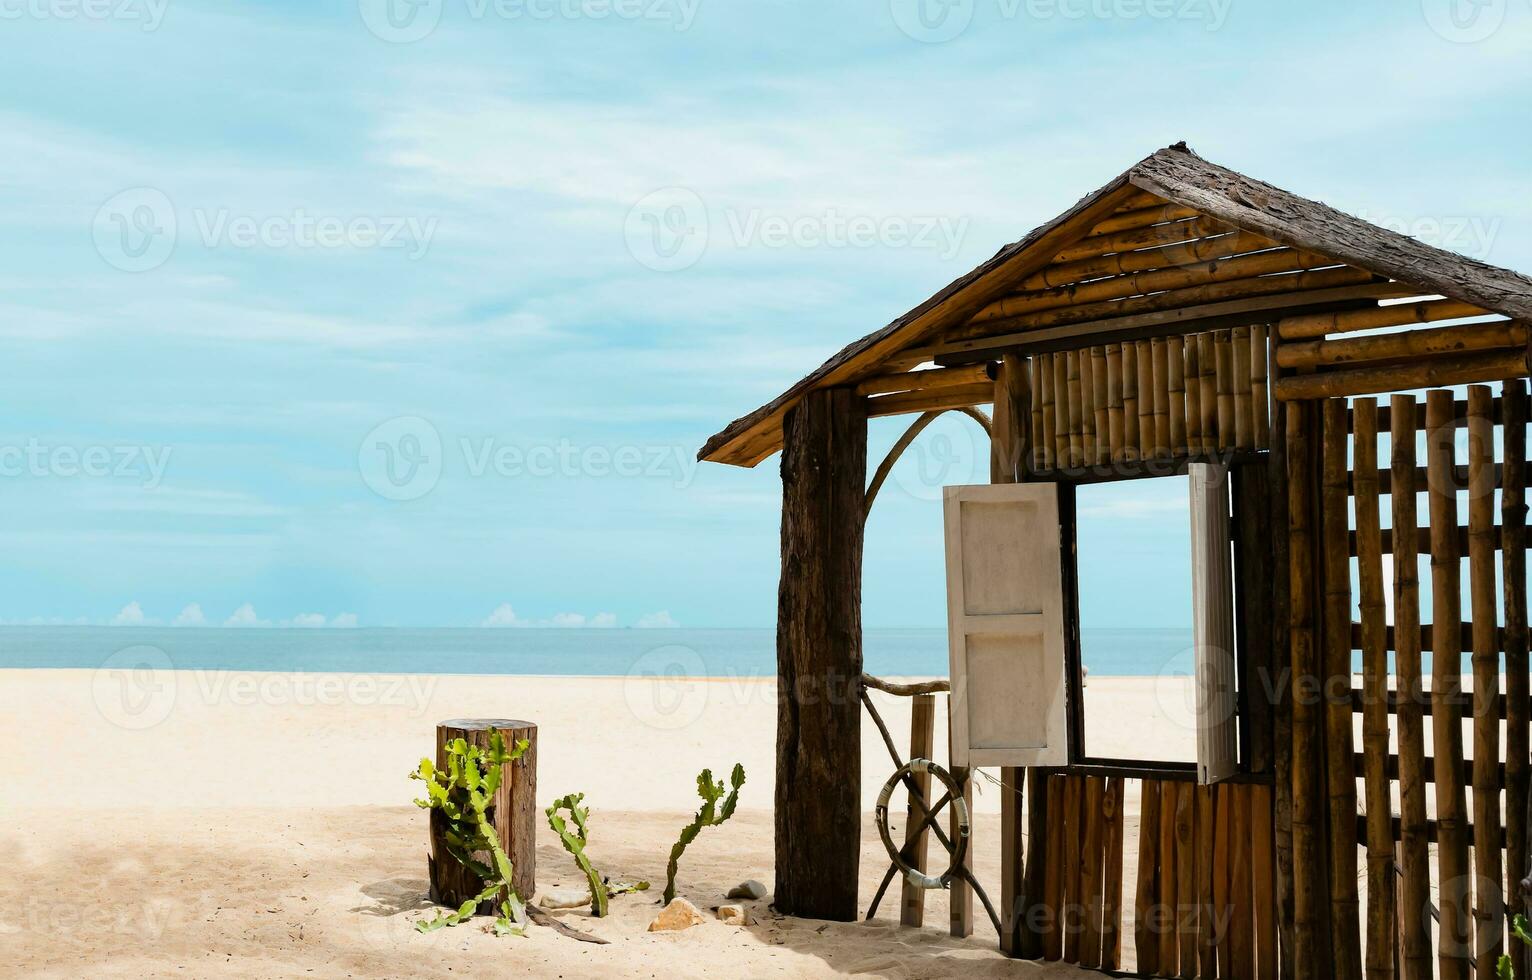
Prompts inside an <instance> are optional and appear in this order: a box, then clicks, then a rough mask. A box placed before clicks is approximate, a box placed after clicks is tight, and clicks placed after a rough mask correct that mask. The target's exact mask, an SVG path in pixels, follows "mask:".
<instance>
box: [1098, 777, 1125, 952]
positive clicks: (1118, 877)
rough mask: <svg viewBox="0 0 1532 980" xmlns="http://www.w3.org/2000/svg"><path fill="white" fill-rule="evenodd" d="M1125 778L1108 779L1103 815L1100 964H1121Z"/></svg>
mask: <svg viewBox="0 0 1532 980" xmlns="http://www.w3.org/2000/svg"><path fill="white" fill-rule="evenodd" d="M1125 782H1126V781H1125V780H1124V779H1123V778H1122V777H1121V776H1114V777H1112V778H1111V779H1108V780H1107V783H1106V798H1105V799H1104V800H1103V802H1102V810H1101V812H1102V816H1103V818H1104V819H1105V820H1106V828H1107V831H1106V876H1105V879H1104V880H1103V882H1102V901H1103V905H1102V910H1101V968H1102V969H1103V970H1118V969H1121V968H1122V872H1123V867H1122V845H1123V800H1124V797H1123V791H1124V786H1125Z"/></svg>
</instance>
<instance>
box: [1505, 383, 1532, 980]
mask: <svg viewBox="0 0 1532 980" xmlns="http://www.w3.org/2000/svg"><path fill="white" fill-rule="evenodd" d="M1501 411H1502V414H1503V419H1502V422H1503V424H1504V432H1503V438H1504V453H1503V456H1504V459H1503V462H1504V467H1503V470H1504V473H1505V476H1504V478H1503V480H1502V483H1501V490H1500V561H1501V572H1500V577H1501V587H1502V589H1503V590H1504V593H1505V697H1506V734H1505V787H1506V788H1505V812H1506V827H1505V838H1506V845H1505V862H1506V879H1507V880H1506V890H1505V899H1506V904H1507V906H1508V907H1509V910H1510V911H1511V912H1516V913H1521V914H1523V915H1526V914H1527V913H1528V912H1532V904H1529V903H1528V901H1527V898H1528V896H1527V895H1526V893H1525V892H1524V891H1523V889H1522V885H1521V880H1522V877H1523V876H1525V875H1527V874H1529V873H1532V868H1529V867H1528V841H1527V818H1528V783H1529V779H1528V775H1529V770H1528V751H1529V747H1528V735H1529V731H1528V723H1529V719H1528V704H1527V701H1528V698H1529V697H1532V693H1529V690H1528V688H1529V684H1528V677H1527V666H1528V664H1527V559H1526V550H1527V487H1526V461H1527V386H1526V382H1524V381H1520V380H1517V381H1507V382H1506V383H1505V388H1504V392H1503V396H1502V401H1501ZM1511 945H1512V946H1513V947H1514V948H1515V952H1513V953H1512V954H1511V956H1512V959H1513V960H1515V964H1516V975H1517V976H1518V977H1525V976H1528V975H1532V950H1528V948H1527V947H1526V945H1525V944H1523V943H1520V942H1516V943H1512V944H1511Z"/></svg>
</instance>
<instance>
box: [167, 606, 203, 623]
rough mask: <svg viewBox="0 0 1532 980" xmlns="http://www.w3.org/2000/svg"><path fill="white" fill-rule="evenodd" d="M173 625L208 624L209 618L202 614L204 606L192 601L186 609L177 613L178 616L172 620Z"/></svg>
mask: <svg viewBox="0 0 1532 980" xmlns="http://www.w3.org/2000/svg"><path fill="white" fill-rule="evenodd" d="M170 625H172V626H206V625H207V618H206V617H205V616H203V615H202V606H201V605H200V604H199V603H195V602H193V603H190V604H189V605H187V607H186V608H185V609H182V610H181V611H180V612H178V613H176V618H175V619H174V620H172V621H171V623H170Z"/></svg>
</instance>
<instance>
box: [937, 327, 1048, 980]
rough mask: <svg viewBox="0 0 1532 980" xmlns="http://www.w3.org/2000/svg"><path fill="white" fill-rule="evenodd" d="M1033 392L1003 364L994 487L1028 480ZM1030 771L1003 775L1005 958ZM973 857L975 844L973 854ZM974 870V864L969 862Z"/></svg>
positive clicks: (1017, 914) (1017, 950) (1015, 943)
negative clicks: (1024, 463)
mask: <svg viewBox="0 0 1532 980" xmlns="http://www.w3.org/2000/svg"><path fill="white" fill-rule="evenodd" d="M1031 400H1032V397H1031V390H1030V385H1029V377H1028V371H1027V362H1026V361H1025V360H1023V359H1022V358H1021V357H1020V356H1019V355H1016V354H1007V355H1005V357H1004V359H1003V360H1002V361H1001V362H1000V374H999V376H997V377H996V378H995V403H994V404H995V418H994V436H993V444H992V446H991V454H990V455H991V459H992V460H994V461H995V462H994V464H993V466H992V467H991V470H990V482H991V483H1016V482H1018V481H1020V480H1021V479H1023V478H1024V476H1025V472H1026V471H1025V468H1024V467H1023V466H1022V465H1021V463H1020V461H1021V460H1024V459H1025V458H1026V455H1027V446H1028V445H1029V443H1030V439H1029V436H1028V431H1027V422H1028V420H1029V419H1030V417H1031V416H1030V414H1029V413H1028V411H1027V406H1028V405H1029V404H1030V403H1031ZM1025 778H1026V770H1025V769H1022V768H1019V767H1013V766H1007V767H1003V768H1002V769H1001V770H1000V782H1001V789H1000V865H1001V866H1000V924H1001V927H1002V928H1001V931H1000V950H1001V952H1003V953H1005V954H1006V955H1007V956H1018V955H1020V954H1021V931H1022V916H1021V912H1022V908H1023V905H1024V893H1023V885H1022V878H1023V873H1024V870H1025V863H1024V862H1025V857H1026V854H1025V848H1024V846H1023V844H1022V806H1021V802H1022V795H1021V794H1022V785H1023V782H1024V780H1025ZM972 852H973V846H972V841H970V844H969V853H970V854H971V853H972ZM970 866H971V862H970ZM956 887H957V883H954V888H956ZM970 892H971V890H970V889H969V888H968V887H967V886H966V885H964V886H962V893H961V894H959V893H957V892H956V891H954V893H953V904H954V906H956V905H957V904H958V903H959V902H961V901H966V902H967V904H968V908H969V917H968V921H967V922H964V923H959V922H958V921H957V920H956V919H954V921H953V927H954V930H957V929H963V930H966V931H965V932H964V933H963V934H964V935H967V934H968V932H971V931H972V928H973V919H972V908H973V898H972V896H971V894H970Z"/></svg>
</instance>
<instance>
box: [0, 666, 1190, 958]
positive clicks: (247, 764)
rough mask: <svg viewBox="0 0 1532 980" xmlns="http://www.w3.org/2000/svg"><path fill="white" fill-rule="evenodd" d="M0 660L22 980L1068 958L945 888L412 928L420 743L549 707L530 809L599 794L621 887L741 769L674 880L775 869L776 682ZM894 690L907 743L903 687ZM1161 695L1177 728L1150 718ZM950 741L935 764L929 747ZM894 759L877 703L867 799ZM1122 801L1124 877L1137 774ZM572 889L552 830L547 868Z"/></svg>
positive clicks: (1116, 693) (893, 710) (1136, 702)
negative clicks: (737, 916) (971, 912)
mask: <svg viewBox="0 0 1532 980" xmlns="http://www.w3.org/2000/svg"><path fill="white" fill-rule="evenodd" d="M0 679H3V683H0V744H4V745H6V746H9V747H10V750H9V751H7V752H6V753H5V754H4V756H3V761H0V766H3V767H4V770H3V773H0V775H3V780H0V783H3V785H4V786H5V790H4V791H3V796H0V800H3V809H4V814H3V816H4V820H3V829H0V859H3V860H4V861H5V864H6V866H7V868H8V869H9V873H8V874H7V875H6V876H5V877H4V879H3V884H0V903H3V907H4V908H6V909H7V910H8V912H7V915H6V916H5V917H4V919H3V920H0V932H4V933H6V935H5V938H4V943H3V945H4V949H5V951H6V952H5V958H6V960H7V961H8V963H7V972H8V973H11V974H12V975H19V976H38V977H55V976H56V977H75V976H81V975H105V976H204V975H216V976H249V977H266V976H366V977H371V976H404V975H408V976H432V977H434V976H443V977H445V976H462V975H465V974H467V975H478V974H479V973H480V971H482V970H484V969H486V967H487V964H491V963H492V964H493V969H494V972H495V973H496V974H502V973H503V974H510V975H536V976H558V975H563V976H585V975H590V974H593V973H596V972H598V971H599V972H601V973H602V974H603V975H607V976H670V977H689V976H704V975H718V974H723V973H727V974H733V975H741V976H794V977H797V976H833V975H837V974H842V973H855V974H862V975H869V976H879V977H890V978H895V977H898V978H902V977H945V976H958V975H962V976H978V977H987V976H996V977H1001V976H1006V977H1009V976H1053V975H1075V971H1074V970H1073V968H1070V967H1060V966H1056V965H1055V966H1042V965H1039V964H1033V963H1023V962H1015V961H1010V960H1007V959H1005V958H1003V957H1002V956H1000V955H999V953H998V952H996V949H995V946H996V944H995V936H994V933H993V929H992V928H991V927H990V925H989V924H988V922H987V920H986V919H985V917H984V915H983V912H982V910H980V911H978V913H977V916H976V929H975V933H974V935H973V936H972V937H971V938H969V939H966V940H955V939H952V938H951V937H950V936H949V935H948V934H947V930H946V922H947V901H946V895H945V894H944V893H940V892H934V893H931V894H930V896H929V899H928V903H927V911H926V922H927V926H926V927H925V928H922V929H907V928H900V927H899V926H898V924H897V920H898V908H897V889H892V890H891V895H892V899H891V900H890V899H885V900H884V902H883V905H882V907H881V908H880V910H879V913H878V916H877V918H876V919H875V920H874V921H872V922H861V923H855V924H842V923H834V924H830V923H824V922H812V921H807V920H796V919H788V918H782V917H778V916H776V915H775V914H774V913H772V912H771V911H770V910H769V908H768V906H769V900H767V901H761V902H756V903H753V909H752V912H753V915H754V917H755V924H753V925H751V926H749V927H747V928H744V929H741V928H739V927H734V926H726V925H723V924H722V923H720V922H717V921H709V922H708V923H706V924H705V925H702V926H698V927H695V928H693V929H690V930H687V931H685V932H683V933H678V934H650V933H647V932H646V931H645V929H646V927H647V925H648V923H649V921H650V920H651V919H652V918H653V916H654V914H655V913H656V911H657V906H656V904H655V897H654V896H653V895H631V896H624V897H620V898H617V899H614V900H613V902H612V915H611V916H610V917H608V918H607V919H605V920H599V921H598V920H593V919H591V918H590V917H589V916H588V915H587V914H586V912H584V911H583V910H581V911H574V912H564V913H560V914H561V915H562V916H564V917H565V918H566V919H567V920H568V921H570V922H571V923H572V924H575V925H577V926H579V927H580V928H583V929H587V930H588V931H590V932H592V933H594V934H596V935H598V936H601V937H602V938H605V939H608V940H610V941H611V944H610V945H607V946H595V945H589V944H585V943H579V942H575V941H572V940H570V939H567V938H565V937H562V936H559V935H557V934H555V933H554V932H552V931H551V930H548V929H541V928H534V929H533V930H532V931H531V933H530V935H529V936H528V937H527V938H525V939H518V938H496V937H494V936H492V935H490V934H488V933H487V932H485V931H484V930H483V929H482V928H481V927H480V926H479V925H478V924H474V925H469V926H463V927H459V928H456V929H451V930H444V931H442V932H439V933H436V934H434V935H431V936H421V935H418V934H416V933H415V932H414V931H413V929H412V923H413V921H414V920H415V919H417V918H419V917H420V916H421V915H423V914H425V912H426V910H427V909H428V908H429V903H428V902H427V901H426V898H425V895H426V887H427V883H426V877H425V851H426V843H425V842H426V830H425V817H424V815H423V813H422V811H419V810H417V809H416V808H415V807H413V806H411V805H410V802H409V801H410V799H411V797H412V795H413V794H414V792H415V791H416V789H417V787H418V784H414V783H411V782H410V781H408V780H407V779H406V774H407V773H408V772H409V770H410V769H411V768H412V767H413V765H414V763H415V762H416V760H418V758H419V757H420V756H421V755H422V754H426V753H428V752H429V751H430V748H431V745H432V739H433V731H434V726H435V723H436V722H437V721H439V720H444V719H448V718H455V717H474V716H478V717H495V716H511V717H521V718H526V719H529V720H533V721H536V722H537V723H538V725H539V753H540V759H539V767H538V768H539V771H538V798H539V803H540V805H545V804H546V803H548V802H549V801H551V800H552V799H554V798H557V797H558V796H561V795H563V794H565V793H568V792H572V791H583V792H585V793H586V796H587V801H588V802H589V803H590V805H591V806H592V807H593V815H592V826H591V832H592V843H591V847H590V854H591V856H592V858H593V860H594V861H595V863H596V865H597V866H598V867H599V868H600V869H601V870H603V871H605V872H607V873H609V874H611V875H613V876H614V877H617V878H644V879H648V880H650V881H654V882H656V883H657V884H658V883H662V882H663V878H664V866H665V859H666V856H667V854H668V852H669V848H670V845H671V843H672V842H673V841H674V839H675V836H676V834H677V832H678V831H679V829H680V827H681V826H682V825H683V824H684V823H685V822H686V820H687V819H688V817H689V814H690V813H691V811H692V810H693V809H694V808H695V805H696V802H697V801H696V797H695V789H694V781H695V774H696V773H697V771H698V770H700V769H702V768H704V767H711V768H712V769H713V770H714V771H715V772H720V771H725V770H727V769H728V768H729V767H730V766H731V765H732V764H733V763H735V762H742V763H743V764H744V766H745V768H746V772H747V776H748V781H747V783H746V786H745V789H744V793H743V795H742V797H741V804H740V812H739V813H738V814H737V815H736V817H735V818H734V820H733V821H731V822H730V823H728V824H726V825H724V826H723V827H720V828H713V829H709V830H706V831H704V832H703V834H702V836H701V837H700V838H699V839H698V841H697V842H696V843H695V844H694V845H693V846H692V847H691V848H690V849H689V850H688V852H687V854H686V857H685V859H684V860H683V862H682V865H681V873H680V876H679V892H680V894H681V895H683V896H685V897H687V898H689V899H690V900H691V901H693V902H694V903H695V904H696V905H697V906H698V907H699V908H701V909H703V910H704V912H707V911H708V910H709V909H710V908H711V907H713V906H717V905H719V904H720V903H721V902H723V900H724V894H725V892H726V891H727V889H728V888H730V887H731V886H733V885H735V884H737V883H738V882H740V881H742V880H744V879H747V878H756V879H759V880H761V881H764V882H766V883H767V885H768V887H770V883H771V878H772V875H771V868H772V824H771V813H770V807H771V801H772V796H773V785H772V770H773V751H774V750H773V732H774V728H775V704H774V698H775V685H774V683H772V682H770V681H765V680H759V679H750V680H734V679H722V680H707V681H702V680H699V681H684V682H669V683H665V682H657V681H653V680H648V679H625V678H574V677H559V678H553V677H511V676H496V677H479V676H446V677H437V676H396V675H388V676H385V675H378V676H367V675H333V674H328V675H327V674H260V673H248V674H247V673H238V672H206V673H204V672H196V671H175V672H155V673H154V674H152V675H150V676H147V677H145V676H137V677H126V678H125V677H120V676H113V674H112V672H111V671H86V670H10V671H5V672H3V675H0ZM1087 691H1088V697H1089V698H1090V701H1091V702H1092V703H1098V702H1099V703H1100V704H1101V705H1102V706H1103V707H1104V708H1110V709H1113V710H1100V711H1097V712H1096V713H1095V715H1094V717H1097V718H1101V719H1102V720H1103V725H1102V727H1101V728H1100V729H1099V730H1098V729H1092V733H1091V737H1092V738H1100V739H1102V740H1103V742H1102V744H1103V745H1105V744H1106V741H1107V740H1110V739H1130V740H1132V742H1131V743H1130V744H1138V745H1140V746H1145V745H1148V746H1149V747H1150V748H1156V747H1157V748H1159V749H1161V750H1164V751H1165V752H1169V753H1171V754H1174V753H1175V752H1178V751H1181V748H1182V746H1181V744H1180V743H1181V741H1182V740H1183V739H1185V738H1189V736H1187V735H1185V734H1184V733H1185V732H1186V731H1189V729H1186V728H1185V727H1184V721H1185V719H1184V717H1177V707H1176V705H1177V703H1178V698H1177V696H1176V695H1175V692H1174V691H1170V692H1168V693H1167V690H1165V685H1164V682H1157V681H1155V680H1154V679H1150V678H1092V679H1091V682H1090V686H1089V688H1088V689H1087ZM878 703H879V705H880V710H882V711H883V713H884V717H885V719H886V720H887V722H888V725H889V727H890V729H891V730H892V732H893V733H894V737H895V738H896V740H898V741H899V742H900V743H901V744H900V748H901V752H903V751H904V749H905V745H904V742H905V741H906V740H907V739H908V733H909V716H908V706H907V702H905V701H903V700H902V699H895V698H890V697H886V696H882V695H879V696H878ZM1156 713H1158V717H1159V719H1160V721H1161V722H1162V724H1159V725H1146V724H1145V719H1150V718H1154V717H1155V716H1156ZM942 717H944V715H943V716H942ZM1146 732H1153V733H1157V735H1155V736H1153V737H1157V738H1158V739H1159V740H1160V742H1161V743H1162V744H1160V745H1158V746H1154V745H1151V744H1150V741H1152V739H1150V740H1147V741H1146V734H1145V733H1146ZM1178 733H1181V734H1178ZM1188 744H1189V743H1188ZM936 754H937V758H938V759H939V760H944V759H945V748H944V746H942V745H941V744H940V742H939V744H938V749H937V753H936ZM892 769H893V767H892V764H891V763H890V761H889V759H888V755H887V752H886V750H885V748H884V745H883V742H882V740H881V738H880V736H879V735H878V733H877V731H876V729H875V728H874V727H873V726H872V724H871V722H870V721H868V722H867V723H866V724H865V726H864V731H863V771H864V778H863V787H862V790H863V799H864V804H865V806H866V808H867V809H868V810H869V811H870V809H871V807H872V803H873V801H874V799H875V798H876V795H877V792H878V789H879V787H880V786H881V784H882V782H883V780H884V779H885V778H887V776H888V775H889V774H890V773H891V772H892ZM998 792H999V790H998V788H997V787H995V786H994V785H993V784H990V783H988V782H986V781H984V780H980V781H979V783H978V795H977V798H976V800H975V809H976V811H977V812H978V817H977V819H976V822H975V830H974V841H975V844H974V848H975V866H976V872H977V874H978V875H979V876H980V879H981V880H982V881H983V882H984V883H985V884H986V886H987V887H988V888H989V889H990V890H991V891H992V892H995V893H998V889H999V831H998V818H997V814H998V811H999V796H998ZM901 801H902V794H900V795H899V796H898V797H896V800H895V802H896V805H900V806H901V810H902V803H901ZM1128 805H1129V820H1128V822H1127V827H1128V833H1129V839H1128V841H1127V844H1126V851H1127V853H1128V854H1129V855H1130V857H1129V868H1128V874H1129V875H1131V874H1132V866H1133V860H1132V855H1133V854H1135V852H1136V847H1135V844H1134V842H1133V836H1132V835H1133V833H1134V828H1135V827H1136V820H1135V819H1133V817H1134V815H1135V814H1136V809H1137V801H1136V799H1134V798H1133V794H1132V793H1130V794H1129V800H1128ZM900 819H901V820H902V812H901V817H900ZM864 824H865V826H864V829H863V835H862V840H863V849H862V850H863V854H862V882H863V887H862V893H861V903H862V907H863V909H864V910H865V908H866V906H867V904H868V903H869V902H870V900H871V898H872V895H873V893H874V891H875V889H876V887H877V883H878V881H879V879H880V878H881V876H882V874H883V872H884V870H885V868H886V867H887V861H886V856H885V855H884V853H883V851H882V847H881V845H880V844H879V843H878V839H877V835H876V832H875V831H874V830H873V826H872V822H871V816H870V812H869V813H868V814H866V815H865V816H864ZM896 833H897V831H896ZM580 880H581V879H579V877H578V875H577V872H576V869H575V867H574V864H573V862H572V861H571V860H570V859H569V857H568V855H567V854H566V853H565V852H564V851H563V850H562V848H561V847H560V845H559V843H558V841H557V839H556V838H554V837H553V835H552V834H551V832H549V831H547V828H546V827H544V828H543V834H542V836H541V837H540V839H539V848H538V883H539V886H540V887H549V886H554V885H572V884H576V883H578V882H579V881H580ZM1129 880H1131V878H1130V879H1129ZM976 908H977V906H976ZM1128 945H1131V943H1129V944H1128Z"/></svg>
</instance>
